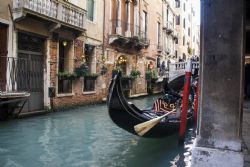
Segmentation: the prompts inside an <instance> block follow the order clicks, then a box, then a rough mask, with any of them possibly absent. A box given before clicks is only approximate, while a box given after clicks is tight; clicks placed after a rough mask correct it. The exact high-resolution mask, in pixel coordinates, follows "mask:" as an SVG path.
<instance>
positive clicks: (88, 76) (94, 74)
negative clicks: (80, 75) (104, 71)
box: [84, 73, 99, 79]
mask: <svg viewBox="0 0 250 167" xmlns="http://www.w3.org/2000/svg"><path fill="white" fill-rule="evenodd" d="M98 76H99V74H97V73H92V74H86V75H84V79H97V77H98Z"/></svg>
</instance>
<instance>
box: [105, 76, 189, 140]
mask: <svg viewBox="0 0 250 167" xmlns="http://www.w3.org/2000/svg"><path fill="white" fill-rule="evenodd" d="M120 75H121V74H118V75H117V76H116V77H114V78H113V80H112V82H111V84H110V87H109V96H108V102H107V103H108V109H109V115H110V118H111V119H112V121H113V122H114V123H115V124H116V125H118V126H119V127H120V128H122V129H124V130H126V131H128V132H130V133H132V134H135V135H137V134H136V132H135V131H134V126H135V125H137V124H140V123H143V122H146V121H148V120H150V119H151V118H149V117H147V116H146V115H145V114H143V113H144V111H142V110H140V109H138V108H137V107H136V106H135V105H133V104H132V103H128V102H127V100H126V99H125V97H124V95H123V91H122V88H121V81H120V77H121V76H120ZM191 121H192V116H189V117H188V122H191ZM179 125H180V121H179V119H171V120H170V119H163V120H162V121H161V122H160V123H158V124H157V125H156V126H154V127H153V128H152V129H151V130H150V131H148V132H147V133H146V134H145V135H144V136H143V137H149V138H159V137H165V136H168V135H170V134H173V133H175V132H177V131H178V130H179Z"/></svg>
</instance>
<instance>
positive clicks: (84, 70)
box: [75, 63, 89, 77]
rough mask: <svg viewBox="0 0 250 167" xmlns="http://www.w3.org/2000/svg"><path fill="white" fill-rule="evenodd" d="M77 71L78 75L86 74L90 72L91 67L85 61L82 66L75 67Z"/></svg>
mask: <svg viewBox="0 0 250 167" xmlns="http://www.w3.org/2000/svg"><path fill="white" fill-rule="evenodd" d="M75 73H76V75H77V77H81V76H85V75H87V74H88V73H89V67H88V66H87V64H85V63H84V64H82V65H81V66H80V67H76V68H75Z"/></svg>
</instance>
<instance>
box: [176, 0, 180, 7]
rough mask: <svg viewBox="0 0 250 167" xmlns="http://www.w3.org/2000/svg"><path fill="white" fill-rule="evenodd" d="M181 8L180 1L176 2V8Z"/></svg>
mask: <svg viewBox="0 0 250 167" xmlns="http://www.w3.org/2000/svg"><path fill="white" fill-rule="evenodd" d="M180 6H181V3H180V0H175V7H176V8H179V7H180Z"/></svg>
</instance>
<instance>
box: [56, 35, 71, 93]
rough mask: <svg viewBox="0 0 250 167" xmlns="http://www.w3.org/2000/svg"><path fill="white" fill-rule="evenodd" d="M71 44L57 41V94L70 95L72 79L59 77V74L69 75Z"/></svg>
mask: <svg viewBox="0 0 250 167" xmlns="http://www.w3.org/2000/svg"><path fill="white" fill-rule="evenodd" d="M70 49H71V44H70V42H69V41H66V40H60V41H59V64H58V94H60V93H72V79H70V77H68V78H67V77H64V78H63V77H59V73H70V66H71V65H72V62H73V61H72V59H70Z"/></svg>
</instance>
